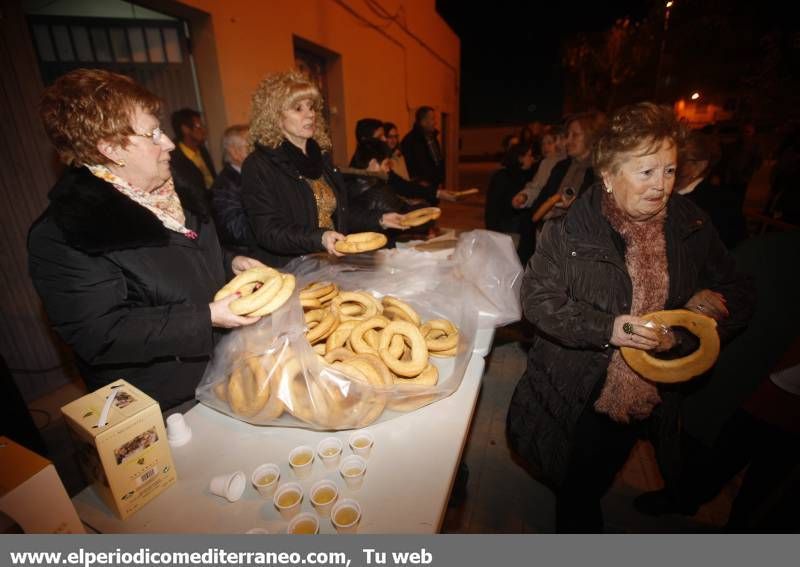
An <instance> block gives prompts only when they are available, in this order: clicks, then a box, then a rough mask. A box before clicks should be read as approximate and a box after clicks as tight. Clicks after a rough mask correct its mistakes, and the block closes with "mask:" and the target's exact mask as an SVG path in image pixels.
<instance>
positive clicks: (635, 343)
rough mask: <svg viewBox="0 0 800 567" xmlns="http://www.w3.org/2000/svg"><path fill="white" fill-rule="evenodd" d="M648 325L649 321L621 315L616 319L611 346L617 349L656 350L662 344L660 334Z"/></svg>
mask: <svg viewBox="0 0 800 567" xmlns="http://www.w3.org/2000/svg"><path fill="white" fill-rule="evenodd" d="M647 324H648V321H647V319H643V318H641V317H634V316H633V315H619V316H618V317H617V318H616V319H614V330H613V331H612V333H611V341H610V342H611V344H612V345H614V346H617V347H631V348H638V349H639V350H652V349H654V348H656V347H657V346H658V345H659V342H660V341H659V336H658V332H657V331H656V330H655V329H653V328H651V327H648V326H647ZM626 331H629V332H626Z"/></svg>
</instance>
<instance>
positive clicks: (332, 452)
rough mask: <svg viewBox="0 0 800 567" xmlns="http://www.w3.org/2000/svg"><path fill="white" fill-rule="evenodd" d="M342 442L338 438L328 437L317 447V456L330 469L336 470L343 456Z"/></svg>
mask: <svg viewBox="0 0 800 567" xmlns="http://www.w3.org/2000/svg"><path fill="white" fill-rule="evenodd" d="M342 447H343V443H342V440H341V439H339V438H338V437H326V438H325V439H323V440H322V441H320V442H319V444H318V445H317V455H319V458H320V459H322V463H323V464H324V465H325V467H326V468H328V469H335V468H336V465H338V464H339V459H340V458H341V456H342Z"/></svg>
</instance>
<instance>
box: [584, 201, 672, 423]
mask: <svg viewBox="0 0 800 567" xmlns="http://www.w3.org/2000/svg"><path fill="white" fill-rule="evenodd" d="M602 207H603V215H604V216H605V217H606V219H608V222H609V223H610V224H611V226H612V227H613V228H614V230H616V231H617V232H618V233H619V234H620V236H622V238H623V239H624V240H625V266H626V267H627V268H628V274H629V275H630V278H631V283H632V285H633V298H632V299H631V313H630V314H631V315H643V314H645V313H649V312H650V311H658V310H661V309H663V308H664V304H665V303H666V301H667V293H668V291H669V273H668V266H667V243H666V239H665V237H664V221H665V220H666V218H667V211H666V208H665V209H664V211H662V212H661V213H659V215H658V216H656V217H654V218H653V219H651V220H649V221H647V222H633V221H631V220H630V219H628V217H627V216H626V215H625V214H624V213H623V212H622V211H621V210H620V209H619V207H618V206H617V204H616V203H615V202H614V198H613V197H612V196H611V195H610V194H608V193H603V203H602ZM659 403H661V397H660V396H659V395H658V389H657V388H656V386H655V385H654V384H653V383H652V382H649V381H647V380H645V379H644V378H642V377H641V376H640V375H639V374H637V373H636V372H634V371H633V370H632V369H631V367H630V366H628V364H627V363H626V362H625V359H624V358H622V354H621V353H620V351H619V349H615V350H614V354H613V355H612V356H611V362H610V363H609V365H608V373H607V374H606V382H605V384H604V385H603V390H602V392H601V393H600V397H599V398H598V399H597V401H596V402H595V404H594V409H595V410H597V411H598V412H600V413H605V414H607V415H608V416H609V417H610V418H611V419H613V420H614V421H616V422H619V423H629V422H630V420H631V419H645V418H647V417H649V416H650V414H651V413H652V412H653V408H654V407H655V406H657V405H658V404H659Z"/></svg>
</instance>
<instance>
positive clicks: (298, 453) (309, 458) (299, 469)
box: [289, 445, 314, 478]
mask: <svg viewBox="0 0 800 567" xmlns="http://www.w3.org/2000/svg"><path fill="white" fill-rule="evenodd" d="M313 464H314V449H313V448H311V447H309V446H308V445H300V446H299V447H295V448H294V449H292V452H291V453H289V465H291V467H292V470H293V471H294V474H295V475H296V476H297V478H308V477H309V476H310V475H311V465H313Z"/></svg>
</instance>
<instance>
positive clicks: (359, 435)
mask: <svg viewBox="0 0 800 567" xmlns="http://www.w3.org/2000/svg"><path fill="white" fill-rule="evenodd" d="M374 444H375V438H374V437H373V436H372V433H370V432H369V431H357V432H355V433H353V434H352V435H351V436H350V449H352V451H353V453H355V454H356V455H358V456H359V457H364V458H365V459H366V458H367V457H369V454H370V451H372V446H373V445H374Z"/></svg>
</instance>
